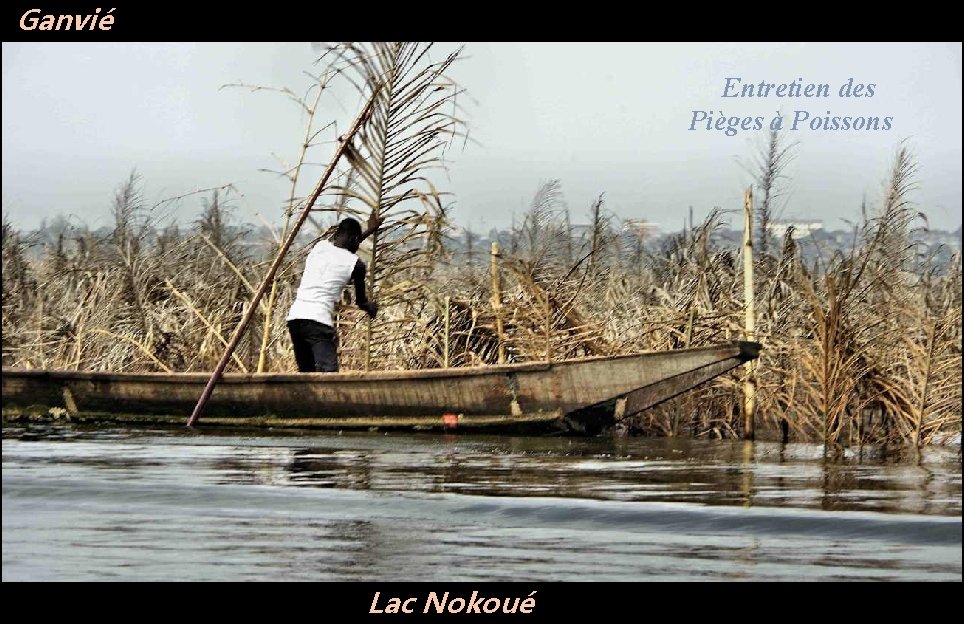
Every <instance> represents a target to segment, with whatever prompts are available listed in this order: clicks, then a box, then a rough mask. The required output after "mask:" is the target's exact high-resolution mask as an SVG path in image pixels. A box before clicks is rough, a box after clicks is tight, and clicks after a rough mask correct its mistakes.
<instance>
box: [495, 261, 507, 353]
mask: <svg viewBox="0 0 964 624" xmlns="http://www.w3.org/2000/svg"><path fill="white" fill-rule="evenodd" d="M492 309H493V310H494V311H495V332H496V335H497V336H498V338H499V364H505V336H504V335H503V331H504V330H503V327H502V286H501V283H500V280H499V243H496V242H493V243H492Z"/></svg>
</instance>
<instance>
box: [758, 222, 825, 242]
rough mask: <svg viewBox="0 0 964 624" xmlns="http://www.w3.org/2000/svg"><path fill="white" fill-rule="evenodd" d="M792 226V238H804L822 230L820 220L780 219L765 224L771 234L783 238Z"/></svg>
mask: <svg viewBox="0 0 964 624" xmlns="http://www.w3.org/2000/svg"><path fill="white" fill-rule="evenodd" d="M791 227H792V228H793V233H792V234H791V236H792V237H793V238H794V239H799V238H806V237H808V236H813V235H814V233H816V232H819V231H820V230H823V222H822V221H780V222H777V223H769V224H767V231H768V232H769V233H770V235H771V236H773V237H774V238H777V239H781V240H782V239H783V237H784V236H786V233H787V230H788V229H789V228H791Z"/></svg>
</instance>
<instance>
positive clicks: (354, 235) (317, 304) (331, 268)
mask: <svg viewBox="0 0 964 624" xmlns="http://www.w3.org/2000/svg"><path fill="white" fill-rule="evenodd" d="M382 221H384V219H376V218H375V217H374V215H372V218H370V219H369V220H368V229H367V230H366V231H364V232H362V229H361V224H359V223H358V221H356V220H355V219H352V218H350V217H349V218H347V219H344V220H342V221H341V223H339V224H338V227H337V229H336V230H335V234H334V236H332V239H331V241H330V242H329V241H327V240H322V241H320V242H319V243H318V244H317V245H315V246H314V247H313V248H312V249H311V252H309V253H308V258H307V260H305V272H304V275H302V276H301V285H300V286H298V293H297V295H295V300H294V303H292V304H291V310H290V311H289V312H288V319H287V320H288V333H289V334H291V343H292V345H293V346H294V351H295V361H297V362H298V370H299V371H301V372H302V373H310V372H315V371H318V372H330V373H333V372H337V371H338V332H337V331H336V330H335V304H336V303H337V302H338V300H339V299H340V298H341V291H342V289H343V288H344V287H345V285H347V284H348V282H349V281H353V282H354V283H355V303H356V304H358V307H359V308H361V309H362V310H364V311H365V312H367V313H368V315H369V316H370V317H372V318H375V313H376V312H377V311H378V306H377V305H376V304H375V302H374V301H369V300H368V295H367V293H366V292H365V271H366V268H365V263H364V262H362V261H361V259H360V258H359V257H358V256H357V255H356V252H357V251H358V246H359V245H361V242H362V241H363V240H365V239H366V238H368V237H369V236H370V235H371V234H372V233H374V232H375V230H377V229H378V226H379V225H381V223H382Z"/></svg>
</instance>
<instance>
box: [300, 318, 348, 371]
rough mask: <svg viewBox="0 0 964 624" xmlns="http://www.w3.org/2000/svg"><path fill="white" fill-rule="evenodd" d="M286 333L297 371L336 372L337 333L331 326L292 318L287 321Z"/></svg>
mask: <svg viewBox="0 0 964 624" xmlns="http://www.w3.org/2000/svg"><path fill="white" fill-rule="evenodd" d="M288 333H289V334H291V344H292V345H294V350H295V361H296V362H298V370H299V371H301V372H302V373H312V372H323V373H337V372H338V334H337V333H336V332H335V329H334V328H333V327H330V326H328V325H325V324H324V323H319V322H318V321H310V320H307V319H294V320H291V321H288Z"/></svg>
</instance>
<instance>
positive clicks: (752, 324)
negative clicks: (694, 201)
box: [743, 187, 756, 440]
mask: <svg viewBox="0 0 964 624" xmlns="http://www.w3.org/2000/svg"><path fill="white" fill-rule="evenodd" d="M753 297H754V293H753V187H749V188H747V189H746V192H745V193H743V307H744V315H745V319H744V321H745V323H746V325H745V328H746V339H747V340H754V339H755V335H756V314H755V311H754V308H753ZM755 364H756V362H747V363H746V371H745V374H746V377H745V378H744V380H743V419H744V425H743V437H744V438H745V439H747V440H752V439H753V437H754V431H753V413H754V411H755V410H756V375H755V374H754V373H755V369H756V366H754V365H755Z"/></svg>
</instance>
